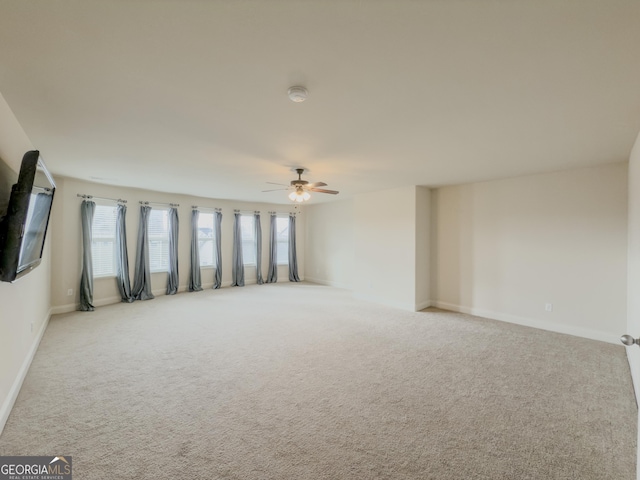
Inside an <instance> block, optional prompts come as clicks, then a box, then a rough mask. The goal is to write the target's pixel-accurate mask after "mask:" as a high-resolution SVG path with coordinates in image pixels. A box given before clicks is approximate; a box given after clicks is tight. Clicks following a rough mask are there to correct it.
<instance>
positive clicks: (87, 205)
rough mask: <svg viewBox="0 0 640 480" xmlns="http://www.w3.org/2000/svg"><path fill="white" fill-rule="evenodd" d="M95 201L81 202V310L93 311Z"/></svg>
mask: <svg viewBox="0 0 640 480" xmlns="http://www.w3.org/2000/svg"><path fill="white" fill-rule="evenodd" d="M95 210H96V204H95V202H92V201H91V200H83V201H82V204H80V219H81V220H82V275H81V277H80V310H81V311H83V312H93V311H94V310H95V308H94V306H93V260H92V258H91V237H92V230H93V214H94V212H95Z"/></svg>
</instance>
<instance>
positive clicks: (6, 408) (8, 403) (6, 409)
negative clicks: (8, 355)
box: [0, 310, 51, 434]
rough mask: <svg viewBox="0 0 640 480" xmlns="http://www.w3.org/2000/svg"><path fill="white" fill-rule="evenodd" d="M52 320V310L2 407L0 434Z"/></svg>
mask: <svg viewBox="0 0 640 480" xmlns="http://www.w3.org/2000/svg"><path fill="white" fill-rule="evenodd" d="M50 318H51V310H49V312H47V316H46V318H45V319H44V322H42V326H41V327H40V330H39V331H38V334H37V335H36V338H35V339H34V340H33V343H32V344H31V348H30V349H29V352H28V353H27V356H26V357H25V359H24V361H23V362H22V366H21V367H20V370H19V371H18V375H17V376H16V378H15V380H14V381H13V385H11V388H10V389H9V395H7V398H5V400H4V402H3V403H2V406H0V434H2V430H4V426H5V425H6V423H7V420H8V419H9V414H10V413H11V409H12V408H13V405H14V404H15V403H16V399H17V398H18V394H19V393H20V389H21V388H22V383H23V382H24V379H25V378H26V376H27V372H28V371H29V367H30V366H31V362H32V361H33V357H34V356H35V354H36V352H37V351H38V347H39V346H40V341H41V340H42V336H43V335H44V332H45V330H46V329H47V325H49V319H50Z"/></svg>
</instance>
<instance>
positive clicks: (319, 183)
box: [307, 182, 327, 188]
mask: <svg viewBox="0 0 640 480" xmlns="http://www.w3.org/2000/svg"><path fill="white" fill-rule="evenodd" d="M326 186H327V184H326V183H324V182H314V183H309V184H308V185H307V187H309V188H316V187H326Z"/></svg>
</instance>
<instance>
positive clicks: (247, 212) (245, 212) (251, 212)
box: [233, 209, 260, 215]
mask: <svg viewBox="0 0 640 480" xmlns="http://www.w3.org/2000/svg"><path fill="white" fill-rule="evenodd" d="M233 213H243V214H245V215H253V214H254V213H260V210H238V209H236V210H234V211H233Z"/></svg>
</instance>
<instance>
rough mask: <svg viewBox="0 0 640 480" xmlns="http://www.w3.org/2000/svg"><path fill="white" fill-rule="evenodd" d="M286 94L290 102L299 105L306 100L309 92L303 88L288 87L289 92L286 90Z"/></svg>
mask: <svg viewBox="0 0 640 480" xmlns="http://www.w3.org/2000/svg"><path fill="white" fill-rule="evenodd" d="M287 94H288V95H289V98H290V99H291V101H292V102H296V103H300V102H304V101H305V100H306V99H307V96H308V95H309V92H307V89H306V88H304V87H290V88H289V90H287Z"/></svg>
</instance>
